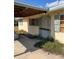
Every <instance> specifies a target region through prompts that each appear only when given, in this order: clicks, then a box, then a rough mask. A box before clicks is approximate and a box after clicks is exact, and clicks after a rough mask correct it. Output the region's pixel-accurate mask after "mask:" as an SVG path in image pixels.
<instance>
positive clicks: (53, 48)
mask: <svg viewBox="0 0 79 59" xmlns="http://www.w3.org/2000/svg"><path fill="white" fill-rule="evenodd" d="M42 47H43V49H44V50H46V51H49V52H51V53H55V54H61V55H64V45H63V44H61V43H59V42H57V41H55V42H47V43H45V44H44V45H43V46H42Z"/></svg>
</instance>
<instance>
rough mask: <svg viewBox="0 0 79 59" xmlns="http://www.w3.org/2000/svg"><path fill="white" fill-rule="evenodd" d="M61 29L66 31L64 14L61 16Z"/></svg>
mask: <svg viewBox="0 0 79 59" xmlns="http://www.w3.org/2000/svg"><path fill="white" fill-rule="evenodd" d="M60 31H61V32H64V15H61V16H60Z"/></svg>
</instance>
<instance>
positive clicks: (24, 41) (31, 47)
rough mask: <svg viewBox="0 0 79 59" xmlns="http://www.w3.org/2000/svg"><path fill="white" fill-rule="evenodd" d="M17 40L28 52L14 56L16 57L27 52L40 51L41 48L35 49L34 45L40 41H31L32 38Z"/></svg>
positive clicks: (21, 37) (24, 37)
mask: <svg viewBox="0 0 79 59" xmlns="http://www.w3.org/2000/svg"><path fill="white" fill-rule="evenodd" d="M17 40H18V41H19V42H20V43H21V44H22V45H23V46H24V47H25V48H26V50H25V51H24V52H22V53H20V54H17V55H14V57H16V56H19V55H22V54H25V53H27V52H33V51H35V50H37V49H39V48H36V47H34V45H35V44H36V43H37V42H39V41H40V40H37V39H30V38H27V37H26V36H20V38H19V39H17Z"/></svg>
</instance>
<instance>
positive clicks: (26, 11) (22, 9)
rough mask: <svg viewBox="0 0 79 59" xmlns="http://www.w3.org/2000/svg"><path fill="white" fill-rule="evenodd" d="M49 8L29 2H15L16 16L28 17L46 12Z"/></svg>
mask: <svg viewBox="0 0 79 59" xmlns="http://www.w3.org/2000/svg"><path fill="white" fill-rule="evenodd" d="M47 11H48V9H45V8H39V7H36V6H32V5H29V4H22V3H18V2H14V16H15V17H27V16H32V15H36V14H41V13H46V12H47Z"/></svg>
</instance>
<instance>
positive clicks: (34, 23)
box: [29, 19, 39, 26]
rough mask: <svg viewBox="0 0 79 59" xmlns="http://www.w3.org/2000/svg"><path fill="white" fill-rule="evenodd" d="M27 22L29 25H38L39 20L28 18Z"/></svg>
mask: <svg viewBox="0 0 79 59" xmlns="http://www.w3.org/2000/svg"><path fill="white" fill-rule="evenodd" d="M29 24H30V25H31V26H38V24H39V21H38V19H30V21H29Z"/></svg>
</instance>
